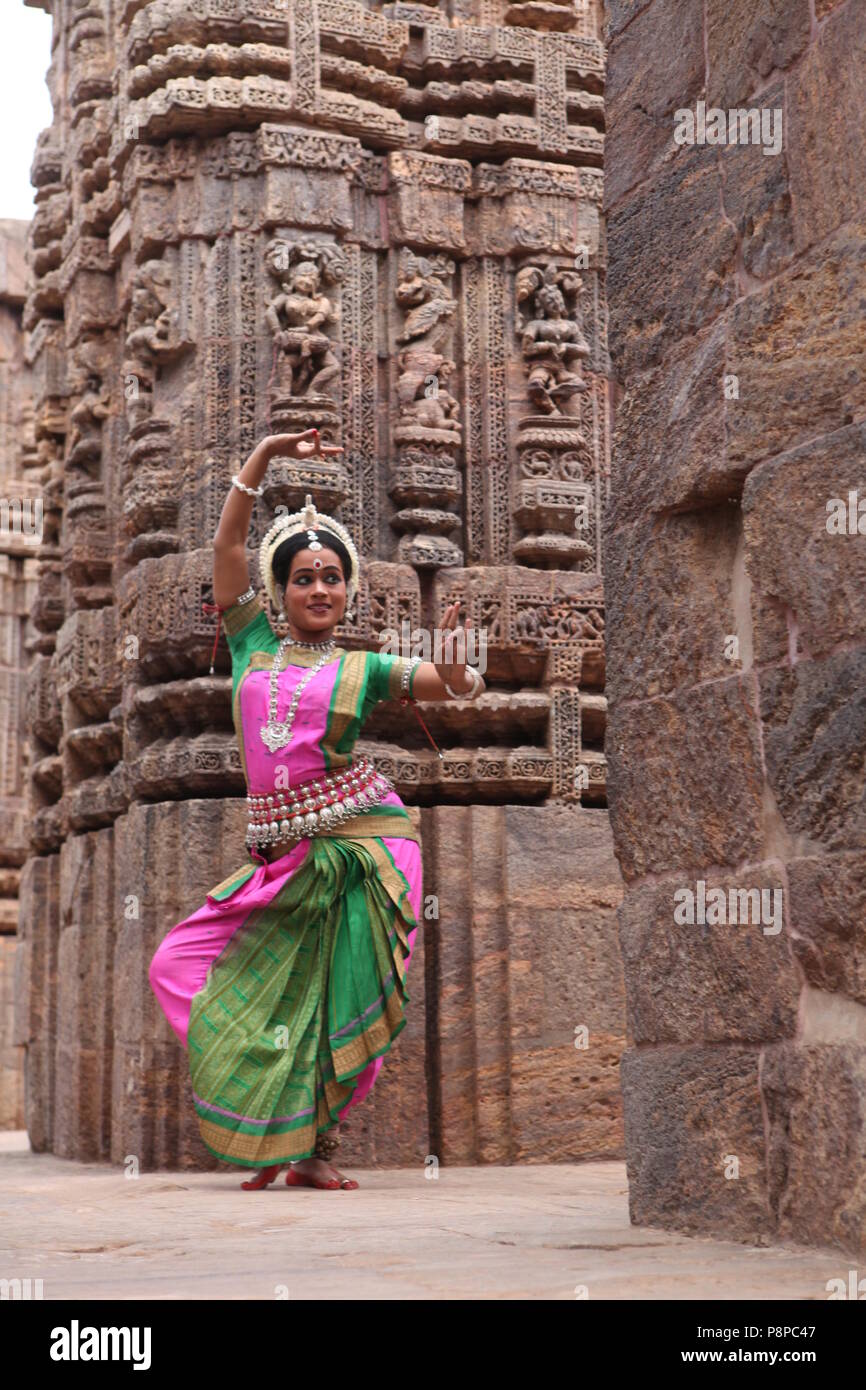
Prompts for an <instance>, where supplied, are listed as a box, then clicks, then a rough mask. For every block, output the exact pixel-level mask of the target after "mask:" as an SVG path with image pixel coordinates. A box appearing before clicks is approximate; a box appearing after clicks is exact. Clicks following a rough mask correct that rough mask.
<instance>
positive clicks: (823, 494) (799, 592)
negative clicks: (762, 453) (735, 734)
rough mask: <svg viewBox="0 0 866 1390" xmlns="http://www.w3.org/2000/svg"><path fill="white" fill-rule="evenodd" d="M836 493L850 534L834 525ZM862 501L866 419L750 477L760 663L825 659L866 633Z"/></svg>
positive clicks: (748, 509) (748, 514)
mask: <svg viewBox="0 0 866 1390" xmlns="http://www.w3.org/2000/svg"><path fill="white" fill-rule="evenodd" d="M851 492H854V493H855V494H856V496H855V499H854V503H853V506H852V503H851V499H850V493H851ZM834 498H835V499H837V500H838V502H839V504H840V515H842V516H843V519H844V524H845V528H846V529H845V530H844V532H843V533H841V534H836V533H831V532H830V531H828V525H829V524H830V521H831V513H832V516H833V517H835V516H836V513H837V509H835V508H831V509H830V511H828V507H829V504H830V503H831V501H832V499H834ZM860 499H863V500H864V502H866V425H849V426H848V427H847V428H845V429H841V430H836V431H835V432H834V433H832V434H827V435H824V436H823V437H822V438H821V439H817V440H815V441H814V442H812V443H809V444H804V445H802V446H801V447H800V448H799V449H794V450H792V451H791V453H789V454H785V455H784V457H783V458H779V459H773V460H772V461H771V462H769V463H765V464H762V465H761V466H760V467H759V468H756V469H753V471H752V472H751V473H750V474H749V477H748V481H747V483H746V487H745V489H744V492H743V530H744V533H745V538H746V564H747V566H748V570H749V574H750V576H751V581H752V614H753V622H754V634H755V637H754V641H755V660H756V661H757V662H758V663H759V664H764V663H765V662H768V661H779V660H781V659H783V658H784V657H786V656H787V655H788V653H789V651H792V652H793V653H794V655H795V656H796V657H800V658H803V657H820V656H823V655H825V654H826V653H828V652H830V651H832V650H833V648H834V647H837V646H838V645H839V644H840V643H843V642H852V641H858V642H862V641H863V640H864V638H866V610H864V604H863V595H864V593H866V545H864V537H863V536H862V535H860V534H859V531H858V530H857V529H856V527H857V517H858V511H857V505H858V502H859V500H860ZM863 510H864V521H863V527H864V531H866V507H864V509H863ZM852 517H853V518H854V521H855V527H854V533H853V534H851V530H850V522H851V520H852ZM834 524H835V523H834ZM780 613H781V614H782V615H783V617H784V619H785V621H784V622H783V623H780V622H779V614H780Z"/></svg>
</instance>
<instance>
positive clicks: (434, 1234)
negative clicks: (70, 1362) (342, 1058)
mask: <svg viewBox="0 0 866 1390" xmlns="http://www.w3.org/2000/svg"><path fill="white" fill-rule="evenodd" d="M353 1176H355V1177H356V1178H357V1179H358V1181H359V1182H360V1183H361V1187H360V1188H359V1189H358V1190H357V1191H353V1192H343V1191H337V1192H315V1191H306V1190H303V1189H293V1190H287V1189H286V1187H285V1186H284V1185H283V1183H282V1181H281V1180H280V1181H278V1183H277V1184H276V1185H275V1186H274V1187H271V1188H268V1189H266V1190H265V1191H263V1192H243V1191H241V1190H240V1188H239V1186H238V1183H239V1181H240V1180H241V1179H240V1175H239V1174H238V1175H235V1174H234V1173H229V1172H225V1173H223V1172H220V1173H218V1174H214V1173H186V1172H184V1173H169V1172H160V1173H146V1174H144V1175H143V1176H141V1177H139V1178H127V1177H124V1175H123V1173H122V1172H121V1171H119V1170H118V1169H116V1168H111V1167H107V1166H105V1165H101V1164H84V1163H72V1162H67V1161H66V1160H64V1159H59V1158H55V1157H53V1156H52V1155H49V1154H33V1153H31V1152H30V1149H29V1145H28V1141H27V1135H26V1134H25V1133H23V1132H16V1133H8V1132H7V1133H0V1278H9V1279H12V1278H20V1279H26V1278H28V1277H29V1278H31V1279H37V1278H41V1279H42V1280H43V1297H44V1298H45V1299H66V1298H70V1299H102V1298H129V1299H183V1298H218V1299H225V1298H274V1297H282V1298H285V1297H288V1298H291V1299H299V1298H300V1299H303V1298H316V1299H322V1298H375V1299H381V1298H399V1299H404V1298H412V1299H415V1298H419V1299H478V1298H481V1299H491V1298H493V1299H512V1298H514V1299H516V1298H540V1299H574V1298H575V1297H579V1296H583V1297H589V1298H593V1299H632V1298H640V1299H728V1298H748V1299H778V1298H781V1299H818V1300H824V1299H826V1298H827V1292H826V1283H827V1280H828V1279H830V1278H843V1279H846V1280H847V1277H848V1268H849V1265H850V1264H851V1261H850V1260H849V1259H848V1257H847V1256H845V1255H844V1254H839V1253H835V1252H833V1251H818V1250H808V1249H804V1248H802V1247H797V1246H776V1247H770V1248H768V1249H759V1248H753V1247H750V1246H743V1245H738V1244H735V1243H734V1242H730V1241H722V1240H708V1239H704V1238H689V1237H686V1236H679V1235H674V1234H671V1233H669V1232H667V1231H662V1230H658V1229H653V1228H650V1227H640V1228H639V1227H634V1226H631V1225H629V1219H628V1201H627V1189H626V1179H625V1166H624V1164H622V1163H586V1164H573V1165H550V1166H540V1165H539V1166H534V1165H533V1166H530V1167H507V1168H497V1167H480V1168H449V1169H447V1170H446V1169H442V1170H440V1173H439V1177H438V1178H437V1179H427V1178H425V1176H424V1172H423V1170H421V1169H417V1170H416V1169H408V1168H399V1169H393V1170H369V1171H356V1172H353ZM581 1290H585V1292H584V1293H582V1294H581V1292H580V1291H581Z"/></svg>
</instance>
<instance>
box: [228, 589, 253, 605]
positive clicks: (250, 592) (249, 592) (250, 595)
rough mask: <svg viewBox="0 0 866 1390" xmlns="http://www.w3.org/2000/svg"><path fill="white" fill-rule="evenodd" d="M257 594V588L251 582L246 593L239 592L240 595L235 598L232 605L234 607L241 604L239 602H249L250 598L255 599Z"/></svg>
mask: <svg viewBox="0 0 866 1390" xmlns="http://www.w3.org/2000/svg"><path fill="white" fill-rule="evenodd" d="M255 596H256V591H255V589H254V588H253V586H252V584H251V585H250V587H249V588H248V589H247V591H246V593H245V594H239V595H238V597H237V598H236V599H235V601H234V603H233V604H232V607H233V608H234V607H235V606H236V605H237V604H239V603H249V601H250V599H254V598H255Z"/></svg>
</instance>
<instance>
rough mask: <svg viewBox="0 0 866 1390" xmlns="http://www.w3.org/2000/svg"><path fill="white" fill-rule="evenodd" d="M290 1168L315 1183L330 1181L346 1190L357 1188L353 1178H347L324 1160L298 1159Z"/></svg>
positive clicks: (312, 1158)
mask: <svg viewBox="0 0 866 1390" xmlns="http://www.w3.org/2000/svg"><path fill="white" fill-rule="evenodd" d="M291 1167H292V1168H293V1169H294V1171H295V1172H296V1173H299V1174H300V1176H301V1177H304V1178H312V1179H313V1180H314V1181H315V1182H317V1183H327V1182H329V1181H330V1182H334V1183H335V1185H338V1186H339V1187H343V1188H346V1189H349V1188H355V1187H357V1186H358V1184H357V1183H356V1182H355V1180H354V1178H347V1177H346V1176H345V1175H344V1174H343V1173H341V1172H340V1170H339V1168H335V1167H334V1165H333V1163H328V1162H327V1160H326V1159H324V1158H315V1157H311V1158H300V1159H298V1161H297V1162H296V1163H292V1164H291Z"/></svg>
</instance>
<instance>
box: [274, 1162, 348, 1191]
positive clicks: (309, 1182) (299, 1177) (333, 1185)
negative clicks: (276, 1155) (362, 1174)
mask: <svg viewBox="0 0 866 1390" xmlns="http://www.w3.org/2000/svg"><path fill="white" fill-rule="evenodd" d="M357 1186H358V1184H357V1183H356V1182H355V1180H354V1178H344V1179H343V1181H342V1182H340V1181H339V1179H338V1178H328V1180H327V1182H318V1181H317V1180H316V1179H315V1178H311V1177H309V1176H308V1175H307V1174H306V1173H298V1172H296V1171H295V1169H294V1168H290V1169H289V1171H288V1172H287V1173H286V1187H317V1188H318V1189H319V1190H320V1191H322V1192H338V1191H339V1190H340V1188H345V1189H346V1190H347V1191H348V1190H349V1189H350V1188H355V1187H357Z"/></svg>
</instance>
